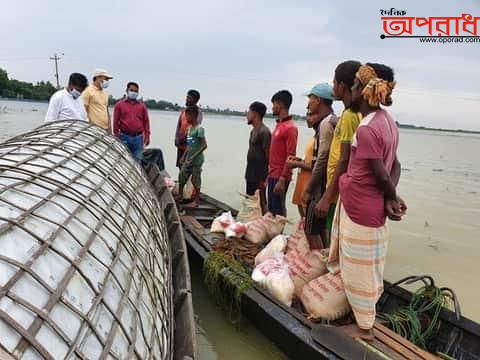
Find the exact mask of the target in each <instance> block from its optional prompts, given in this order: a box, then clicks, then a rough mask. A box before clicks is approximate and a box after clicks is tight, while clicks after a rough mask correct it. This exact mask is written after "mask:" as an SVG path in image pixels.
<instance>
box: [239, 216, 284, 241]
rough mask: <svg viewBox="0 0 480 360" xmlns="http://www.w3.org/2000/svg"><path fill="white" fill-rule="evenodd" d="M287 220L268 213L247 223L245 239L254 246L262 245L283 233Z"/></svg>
mask: <svg viewBox="0 0 480 360" xmlns="http://www.w3.org/2000/svg"><path fill="white" fill-rule="evenodd" d="M286 223H287V218H285V217H283V216H280V215H272V214H271V213H266V214H265V215H264V216H263V217H262V218H260V219H257V220H254V221H250V222H248V223H247V233H246V234H245V239H247V240H248V241H251V242H252V243H254V244H262V243H265V242H267V241H269V240H271V239H273V238H274V237H275V236H277V235H280V234H281V233H282V232H283V228H284V227H285V224H286Z"/></svg>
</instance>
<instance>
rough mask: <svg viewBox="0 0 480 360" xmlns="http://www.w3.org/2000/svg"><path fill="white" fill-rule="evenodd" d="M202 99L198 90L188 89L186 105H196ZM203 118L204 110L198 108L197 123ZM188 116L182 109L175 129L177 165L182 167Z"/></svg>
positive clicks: (185, 147)
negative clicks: (181, 161) (181, 160)
mask: <svg viewBox="0 0 480 360" xmlns="http://www.w3.org/2000/svg"><path fill="white" fill-rule="evenodd" d="M199 100H200V93H199V92H198V91H197V90H193V89H192V90H188V92H187V97H186V98H185V106H186V107H189V106H195V105H197V103H198V101H199ZM202 120H203V115H202V111H201V110H200V108H198V117H197V123H198V124H199V125H200V124H201V123H202ZM188 127H189V125H188V122H187V116H186V114H185V109H183V110H182V112H181V113H180V116H179V117H178V122H177V130H176V131H175V146H176V148H177V167H178V168H181V167H182V166H181V164H180V159H181V158H182V157H183V154H184V153H185V150H186V149H187V140H186V136H187V130H188Z"/></svg>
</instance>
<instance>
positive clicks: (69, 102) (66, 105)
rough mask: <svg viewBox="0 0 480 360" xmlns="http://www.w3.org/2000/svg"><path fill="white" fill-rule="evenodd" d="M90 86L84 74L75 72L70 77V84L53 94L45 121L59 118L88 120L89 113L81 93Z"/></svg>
mask: <svg viewBox="0 0 480 360" xmlns="http://www.w3.org/2000/svg"><path fill="white" fill-rule="evenodd" d="M87 86H88V80H87V78H86V77H85V75H83V74H79V73H73V74H71V75H70V78H69V79H68V86H67V87H66V88H65V89H62V90H58V91H57V92H56V93H55V94H53V95H52V97H51V98H50V101H49V103H48V110H47V114H46V115H45V122H50V121H57V120H83V121H86V120H87V113H86V112H85V107H84V105H83V101H82V98H81V97H80V95H81V94H82V92H83V91H84V90H85V88H86V87H87Z"/></svg>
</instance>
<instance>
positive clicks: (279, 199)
mask: <svg viewBox="0 0 480 360" xmlns="http://www.w3.org/2000/svg"><path fill="white" fill-rule="evenodd" d="M277 182H278V179H274V178H270V177H269V178H268V199H267V203H268V211H270V212H271V213H272V214H273V215H282V216H287V208H286V206H285V197H286V196H287V190H288V185H290V182H289V181H287V182H285V192H284V193H283V194H282V195H276V194H274V193H273V189H274V188H275V185H277Z"/></svg>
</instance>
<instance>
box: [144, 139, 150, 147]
mask: <svg viewBox="0 0 480 360" xmlns="http://www.w3.org/2000/svg"><path fill="white" fill-rule="evenodd" d="M143 145H145V146H148V145H150V139H147V138H145V139H144V140H143Z"/></svg>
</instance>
